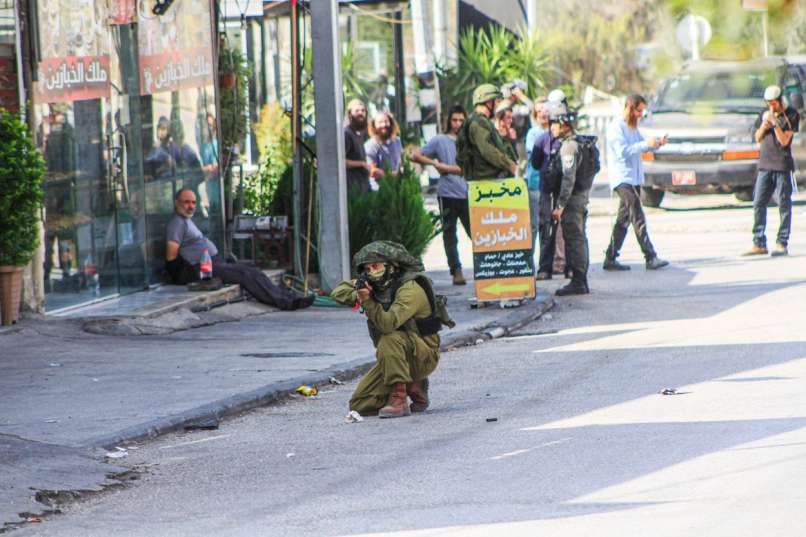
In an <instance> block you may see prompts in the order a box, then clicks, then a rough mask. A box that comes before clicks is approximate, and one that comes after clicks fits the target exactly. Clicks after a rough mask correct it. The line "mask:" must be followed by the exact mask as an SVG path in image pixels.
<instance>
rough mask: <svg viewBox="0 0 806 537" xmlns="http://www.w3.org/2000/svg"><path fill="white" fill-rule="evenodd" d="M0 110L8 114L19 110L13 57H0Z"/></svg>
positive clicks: (17, 85) (15, 66) (17, 86)
mask: <svg viewBox="0 0 806 537" xmlns="http://www.w3.org/2000/svg"><path fill="white" fill-rule="evenodd" d="M0 108H5V109H6V110H8V111H9V112H18V111H19V110H20V95H19V83H18V82H17V65H16V61H15V59H14V58H13V57H12V58H7V57H0Z"/></svg>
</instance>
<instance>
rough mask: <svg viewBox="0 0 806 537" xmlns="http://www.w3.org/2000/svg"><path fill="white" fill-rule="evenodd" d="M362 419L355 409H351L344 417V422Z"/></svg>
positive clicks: (357, 421) (355, 421)
mask: <svg viewBox="0 0 806 537" xmlns="http://www.w3.org/2000/svg"><path fill="white" fill-rule="evenodd" d="M362 421H364V418H363V417H362V416H361V414H359V413H358V412H356V411H355V410H351V411H350V413H349V414H347V416H346V417H345V418H344V423H359V422H362Z"/></svg>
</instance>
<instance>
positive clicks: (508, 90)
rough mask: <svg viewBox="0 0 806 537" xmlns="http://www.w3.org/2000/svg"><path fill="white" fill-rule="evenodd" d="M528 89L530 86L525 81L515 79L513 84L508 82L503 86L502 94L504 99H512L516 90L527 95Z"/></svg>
mask: <svg viewBox="0 0 806 537" xmlns="http://www.w3.org/2000/svg"><path fill="white" fill-rule="evenodd" d="M528 87H529V86H528V85H527V84H526V82H524V81H523V80H518V79H515V80H513V81H512V82H507V83H506V84H504V85H503V86H501V94H502V95H503V96H504V99H509V98H510V97H512V92H513V91H514V90H515V88H517V89H519V90H521V91H522V92H524V93H526V90H527V89H528Z"/></svg>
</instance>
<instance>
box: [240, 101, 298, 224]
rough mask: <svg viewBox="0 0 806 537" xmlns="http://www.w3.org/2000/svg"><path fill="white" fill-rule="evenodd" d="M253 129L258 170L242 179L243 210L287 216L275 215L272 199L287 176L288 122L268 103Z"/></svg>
mask: <svg viewBox="0 0 806 537" xmlns="http://www.w3.org/2000/svg"><path fill="white" fill-rule="evenodd" d="M253 130H254V133H255V139H256V140H257V143H258V147H259V148H260V168H259V170H258V173H256V174H255V175H252V176H249V177H247V178H245V179H244V205H243V206H244V209H245V210H246V211H248V212H250V213H252V214H257V215H265V214H273V215H277V214H287V213H285V212H283V213H279V212H277V210H278V209H279V208H280V207H279V206H280V200H278V199H276V198H277V191H278V188H279V186H280V182H281V179H282V178H283V177H284V176H286V175H288V176H289V177H290V175H291V174H290V170H291V162H292V158H293V154H292V147H291V120H290V118H289V117H288V115H287V114H286V113H285V112H284V111H283V109H282V107H281V106H280V105H279V104H278V103H270V104H267V105H266V106H264V107H263V109H262V110H261V112H260V119H259V120H258V122H257V123H255V124H254V125H253Z"/></svg>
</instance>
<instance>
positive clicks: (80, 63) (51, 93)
mask: <svg viewBox="0 0 806 537" xmlns="http://www.w3.org/2000/svg"><path fill="white" fill-rule="evenodd" d="M108 95H109V56H91V57H84V58H76V57H69V56H68V57H65V58H45V59H44V60H42V61H41V62H40V63H39V80H38V81H37V83H36V96H37V102H40V103H56V102H69V101H84V100H88V99H100V98H103V97H106V96H108Z"/></svg>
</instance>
